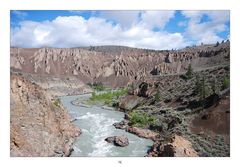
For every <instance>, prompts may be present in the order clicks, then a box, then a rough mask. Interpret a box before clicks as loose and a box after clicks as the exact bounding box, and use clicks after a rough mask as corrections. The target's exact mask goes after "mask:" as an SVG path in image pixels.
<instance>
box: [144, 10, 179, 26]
mask: <svg viewBox="0 0 240 167" xmlns="http://www.w3.org/2000/svg"><path fill="white" fill-rule="evenodd" d="M174 14H175V11H171V10H166V11H144V12H143V13H142V14H141V23H140V24H142V25H143V26H145V27H148V28H154V27H159V28H161V29H163V28H164V27H165V25H166V24H167V23H168V21H169V20H170V19H171V18H173V17H174Z"/></svg>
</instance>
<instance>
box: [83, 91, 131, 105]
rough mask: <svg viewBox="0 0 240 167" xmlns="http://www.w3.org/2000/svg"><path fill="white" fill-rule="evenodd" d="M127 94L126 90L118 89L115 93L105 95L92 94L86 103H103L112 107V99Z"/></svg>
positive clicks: (109, 92) (110, 92)
mask: <svg viewBox="0 0 240 167" xmlns="http://www.w3.org/2000/svg"><path fill="white" fill-rule="evenodd" d="M127 92H128V90H127V89H120V90H117V91H107V92H106V93H101V94H96V93H95V92H93V93H92V96H91V97H90V98H89V100H88V103H90V104H94V103H97V102H100V103H104V104H107V105H110V106H112V104H113V102H114V99H117V98H119V97H121V96H123V95H126V94H127Z"/></svg>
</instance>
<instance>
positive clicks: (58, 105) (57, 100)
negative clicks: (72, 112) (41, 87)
mask: <svg viewBox="0 0 240 167" xmlns="http://www.w3.org/2000/svg"><path fill="white" fill-rule="evenodd" d="M60 103H61V102H60V100H59V99H54V101H53V105H54V106H56V107H60Z"/></svg>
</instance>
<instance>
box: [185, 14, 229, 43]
mask: <svg viewBox="0 0 240 167" xmlns="http://www.w3.org/2000/svg"><path fill="white" fill-rule="evenodd" d="M182 14H183V15H184V16H185V17H187V18H189V22H188V26H187V29H186V35H187V36H189V38H192V39H193V40H195V41H197V43H198V44H199V43H201V42H203V43H215V42H217V41H221V40H223V39H222V38H221V37H220V36H218V33H220V32H223V31H226V30H227V28H228V27H227V26H226V23H227V22H228V21H229V19H230V17H229V11H206V10H203V11H182ZM203 16H207V17H208V18H209V20H208V21H205V22H201V19H202V18H203Z"/></svg>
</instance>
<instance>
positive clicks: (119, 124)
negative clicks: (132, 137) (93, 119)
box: [113, 120, 128, 129]
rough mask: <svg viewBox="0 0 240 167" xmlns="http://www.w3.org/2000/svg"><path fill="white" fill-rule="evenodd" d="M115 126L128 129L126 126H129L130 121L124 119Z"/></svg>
mask: <svg viewBox="0 0 240 167" xmlns="http://www.w3.org/2000/svg"><path fill="white" fill-rule="evenodd" d="M113 126H114V127H115V128H116V129H126V128H127V127H128V121H126V120H123V121H121V122H118V123H114V124H113Z"/></svg>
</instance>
